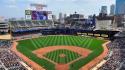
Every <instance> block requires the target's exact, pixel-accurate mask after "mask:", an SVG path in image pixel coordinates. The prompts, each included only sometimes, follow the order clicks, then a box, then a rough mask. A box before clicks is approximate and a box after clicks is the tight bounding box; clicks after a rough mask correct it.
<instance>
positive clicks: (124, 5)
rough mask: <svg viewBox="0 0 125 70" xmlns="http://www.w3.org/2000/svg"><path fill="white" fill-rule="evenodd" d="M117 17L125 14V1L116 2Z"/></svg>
mask: <svg viewBox="0 0 125 70" xmlns="http://www.w3.org/2000/svg"><path fill="white" fill-rule="evenodd" d="M115 13H116V15H118V14H125V0H116V11H115Z"/></svg>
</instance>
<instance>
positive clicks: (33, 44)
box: [17, 36, 105, 70]
mask: <svg viewBox="0 0 125 70" xmlns="http://www.w3.org/2000/svg"><path fill="white" fill-rule="evenodd" d="M104 42H105V41H103V40H98V39H96V38H91V37H81V36H45V37H40V38H34V39H28V40H21V41H19V44H18V47H17V49H18V50H19V51H20V52H21V53H23V54H24V55H26V56H27V57H28V58H30V59H32V60H33V61H35V62H36V63H38V64H39V65H41V66H43V67H44V68H45V69H47V70H55V68H54V66H55V65H54V64H52V63H51V62H49V61H47V60H44V59H41V58H38V57H37V56H36V55H35V54H33V53H32V51H34V50H37V49H39V48H44V47H48V46H61V45H62V46H78V47H82V48H87V49H90V50H91V51H92V53H91V54H90V55H89V56H88V57H86V58H84V59H80V60H79V61H76V62H75V63H73V64H71V65H70V70H78V69H79V68H81V67H82V66H83V65H85V64H86V63H88V62H90V61H91V60H92V59H94V58H95V57H97V56H99V55H100V54H101V53H102V52H103V48H102V44H103V43H104Z"/></svg>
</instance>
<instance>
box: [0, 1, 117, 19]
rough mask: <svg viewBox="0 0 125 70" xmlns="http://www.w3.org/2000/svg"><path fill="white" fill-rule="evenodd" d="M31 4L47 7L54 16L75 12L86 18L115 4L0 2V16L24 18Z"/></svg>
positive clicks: (106, 2) (88, 2) (104, 2)
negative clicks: (60, 13) (102, 7)
mask: <svg viewBox="0 0 125 70" xmlns="http://www.w3.org/2000/svg"><path fill="white" fill-rule="evenodd" d="M31 3H40V4H46V5H48V7H47V8H46V9H47V10H50V11H52V12H53V14H55V15H58V13H59V12H63V13H67V14H69V13H74V12H75V11H77V13H80V14H84V15H85V16H88V15H91V14H94V13H95V14H98V13H99V9H100V7H101V6H102V5H106V6H108V10H109V9H110V5H111V4H115V0H0V9H1V10H0V16H4V17H5V18H9V17H16V18H20V17H24V16H25V14H24V13H25V9H28V8H30V4H31Z"/></svg>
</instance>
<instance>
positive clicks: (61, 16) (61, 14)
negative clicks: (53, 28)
mask: <svg viewBox="0 0 125 70" xmlns="http://www.w3.org/2000/svg"><path fill="white" fill-rule="evenodd" d="M63 21H64V18H63V13H61V12H60V13H59V22H61V23H62V22H63Z"/></svg>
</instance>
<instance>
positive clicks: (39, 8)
mask: <svg viewBox="0 0 125 70" xmlns="http://www.w3.org/2000/svg"><path fill="white" fill-rule="evenodd" d="M30 6H31V7H35V8H36V10H43V7H47V5H44V4H37V3H32V4H30Z"/></svg>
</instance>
